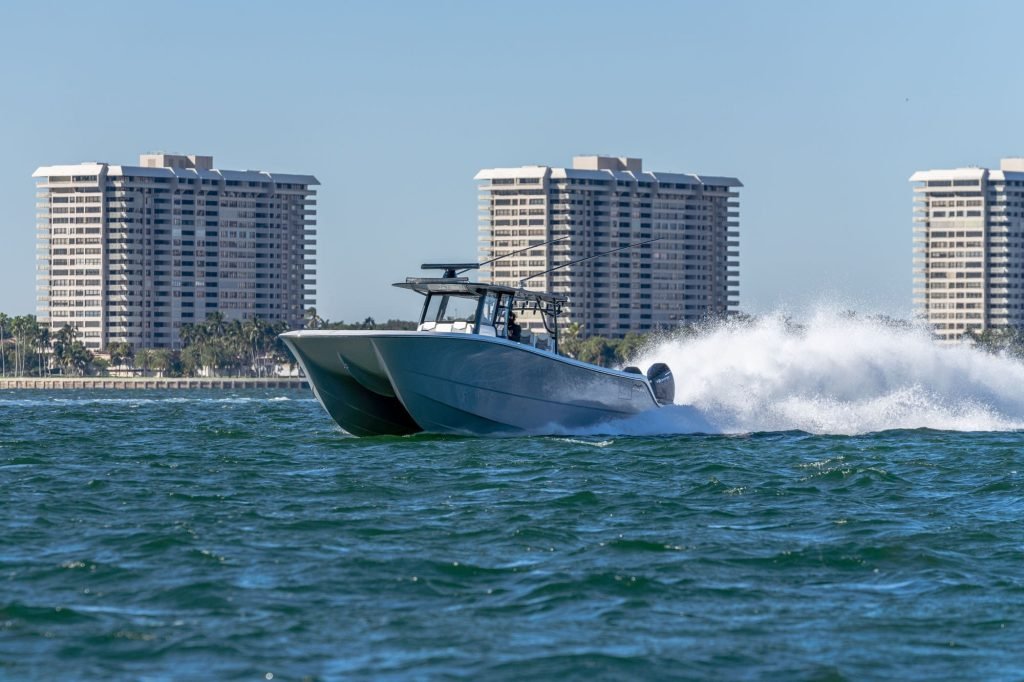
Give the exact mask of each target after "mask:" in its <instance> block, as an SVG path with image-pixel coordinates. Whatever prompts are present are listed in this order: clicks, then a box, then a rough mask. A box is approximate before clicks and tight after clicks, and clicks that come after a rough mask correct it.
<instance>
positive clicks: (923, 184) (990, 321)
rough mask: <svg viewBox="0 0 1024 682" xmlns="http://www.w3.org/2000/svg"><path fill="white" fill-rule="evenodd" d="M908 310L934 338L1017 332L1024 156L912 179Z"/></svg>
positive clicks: (1021, 298) (1022, 300) (1022, 315)
mask: <svg viewBox="0 0 1024 682" xmlns="http://www.w3.org/2000/svg"><path fill="white" fill-rule="evenodd" d="M910 181H911V182H912V183H914V305H915V308H916V311H917V314H918V316H919V317H920V318H922V319H924V320H926V321H927V323H928V324H929V325H930V326H931V327H932V329H933V331H934V333H935V335H936V337H937V338H938V339H939V340H940V341H943V342H950V343H952V342H956V341H959V340H961V339H962V338H963V337H964V334H965V333H967V332H981V331H984V330H986V329H990V328H996V329H998V328H1005V327H1010V326H1014V327H1020V326H1024V291H1022V289H1021V287H1022V286H1024V158H1010V159H1003V160H1002V161H1001V163H1000V166H999V168H998V169H988V168H974V167H972V168H955V169H951V170H928V171H919V172H917V173H914V174H913V175H912V176H911V178H910Z"/></svg>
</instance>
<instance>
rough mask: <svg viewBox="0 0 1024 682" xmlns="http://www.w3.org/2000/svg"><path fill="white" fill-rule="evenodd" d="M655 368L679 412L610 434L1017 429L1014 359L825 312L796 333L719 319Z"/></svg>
mask: <svg viewBox="0 0 1024 682" xmlns="http://www.w3.org/2000/svg"><path fill="white" fill-rule="evenodd" d="M654 362H665V363H668V365H669V367H671V368H672V372H673V374H674V376H675V382H676V398H675V402H676V405H674V406H670V407H666V408H662V409H660V410H654V411H651V412H648V413H645V414H641V415H638V416H637V417H635V418H631V419H629V420H625V421H623V422H619V423H617V424H616V425H615V428H614V429H613V431H614V432H615V433H622V434H623V435H652V434H666V433H694V432H702V433H751V432H760V431H790V430H798V431H806V432H809V433H815V434H861V433H871V432H876V431H885V430H890V429H918V428H929V429H938V430H949V431H1011V430H1020V429H1024V364H1022V363H1021V362H1019V361H1017V360H1014V359H1012V358H1008V357H1002V356H994V355H989V354H987V353H985V352H983V351H980V350H976V349H973V348H969V347H960V346H956V347H942V346H939V345H937V344H935V343H934V342H933V341H932V339H931V338H930V336H929V334H928V332H927V331H925V330H923V329H901V328H894V327H892V326H888V325H885V324H883V323H881V322H878V321H873V320H869V319H851V318H848V317H843V316H840V315H837V314H835V313H833V312H819V313H817V314H815V315H814V316H813V318H812V319H811V320H810V322H809V323H808V324H807V325H806V326H805V327H804V328H802V329H794V328H792V327H790V326H789V325H787V324H786V322H785V320H784V319H783V318H782V317H781V316H774V317H767V318H763V319H761V320H759V321H757V322H756V323H736V322H730V323H724V324H721V325H719V326H717V327H714V328H711V329H709V330H707V331H706V332H705V333H704V334H702V335H700V336H698V337H696V338H691V339H686V340H674V341H665V342H663V343H661V344H659V345H657V346H655V347H653V348H652V349H651V350H649V351H647V352H645V353H644V354H643V355H642V356H641V357H640V358H639V362H638V363H637V364H639V365H640V366H641V367H642V368H646V367H648V366H650V365H651V364H652V363H654ZM607 431H608V429H607V427H606V428H605V432H607Z"/></svg>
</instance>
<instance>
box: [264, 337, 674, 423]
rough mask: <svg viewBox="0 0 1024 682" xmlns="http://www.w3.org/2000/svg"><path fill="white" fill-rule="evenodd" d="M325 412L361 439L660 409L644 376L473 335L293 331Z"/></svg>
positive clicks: (594, 419) (597, 419)
mask: <svg viewBox="0 0 1024 682" xmlns="http://www.w3.org/2000/svg"><path fill="white" fill-rule="evenodd" d="M283 338H284V340H285V342H286V343H287V344H288V346H289V347H290V348H291V349H292V351H293V352H294V353H295V355H296V358H297V359H298V360H299V362H300V363H301V364H302V367H303V369H304V370H305V372H306V376H307V377H308V378H309V380H310V383H311V384H312V385H313V388H314V391H315V392H316V395H317V398H318V399H319V400H320V402H321V404H322V405H323V406H324V409H326V410H327V412H328V413H329V414H330V415H331V417H333V418H334V420H335V421H336V422H338V424H339V425H340V426H341V427H342V428H343V429H345V430H346V431H349V432H350V433H353V434H355V435H382V434H395V435H400V434H406V433H414V432H415V431H419V430H423V431H428V432H431V433H458V434H476V435H489V434H514V433H557V432H561V431H564V430H566V429H575V428H581V427H590V426H594V425H597V424H601V423H604V422H608V421H612V420H615V419H622V418H625V417H629V416H631V415H633V414H637V413H638V412H642V411H645V410H648V409H652V408H655V407H657V406H658V403H657V401H656V400H655V399H654V394H653V393H652V391H651V388H650V385H649V384H648V382H647V381H646V379H645V378H644V377H642V376H640V375H636V374H628V373H625V372H619V371H616V370H608V369H604V368H600V367H596V366H594V365H588V364H586V363H582V362H578V361H576V360H571V359H569V358H564V357H562V356H559V355H555V354H553V353H550V352H546V351H541V350H537V349H534V348H532V347H529V346H525V345H522V344H518V343H514V342H511V341H507V340H505V339H497V338H490V337H481V336H476V335H470V334H444V333H425V332H327V331H300V332H289V333H287V334H285V335H284V336H283Z"/></svg>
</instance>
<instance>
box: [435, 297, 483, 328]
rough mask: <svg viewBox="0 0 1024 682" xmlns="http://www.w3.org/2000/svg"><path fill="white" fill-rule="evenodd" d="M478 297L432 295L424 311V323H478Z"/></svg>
mask: <svg viewBox="0 0 1024 682" xmlns="http://www.w3.org/2000/svg"><path fill="white" fill-rule="evenodd" d="M476 305H477V297H476V296H450V295H438V294H431V296H430V300H428V301H427V307H426V309H425V310H424V311H423V321H424V322H460V321H461V322H468V323H470V324H473V323H475V322H476Z"/></svg>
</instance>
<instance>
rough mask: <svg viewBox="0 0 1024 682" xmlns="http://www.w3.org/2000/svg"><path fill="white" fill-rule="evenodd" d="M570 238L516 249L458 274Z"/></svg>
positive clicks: (556, 239)
mask: <svg viewBox="0 0 1024 682" xmlns="http://www.w3.org/2000/svg"><path fill="white" fill-rule="evenodd" d="M570 236H571V235H568V234H567V235H565V236H564V237H557V238H555V239H552V240H550V241H546V242H541V243H540V244H533V245H532V246H527V247H526V248H522V249H516V250H515V251H509V252H508V253H506V254H505V255H503V256H498V257H496V258H492V259H490V260H485V261H484V262H483V263H477V264H476V265H475V266H474V267H472V268H466V269H465V270H462V271H460V272H459V273H458V274H460V275H461V274H462V273H463V272H468V271H469V270H478V269H480V268H482V267H483V266H485V265H489V264H491V263H493V262H494V261H499V260H501V259H502V258H508V257H509V256H514V255H516V254H517V253H522V252H523V251H529V250H530V249H538V248H540V247H542V246H547V245H548V244H554V243H555V242H560V241H562V240H563V239H568V238H569V237H570Z"/></svg>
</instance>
